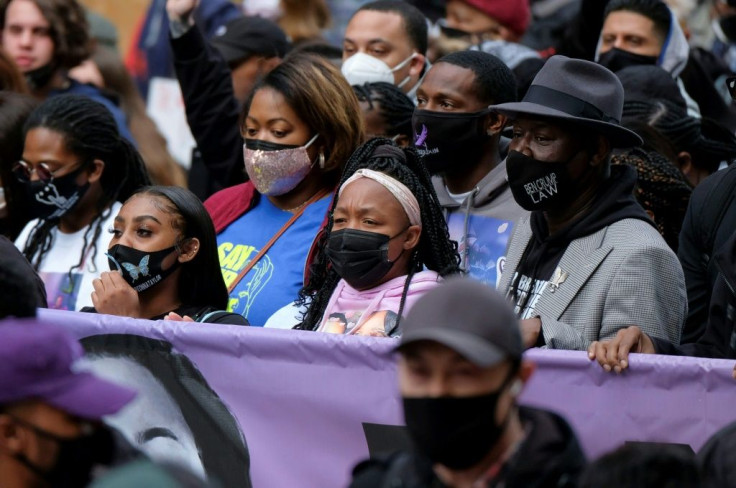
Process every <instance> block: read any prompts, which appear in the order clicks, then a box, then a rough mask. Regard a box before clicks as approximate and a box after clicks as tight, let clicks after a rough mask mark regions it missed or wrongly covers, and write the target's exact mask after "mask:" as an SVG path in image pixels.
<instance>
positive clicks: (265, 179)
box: [243, 134, 319, 196]
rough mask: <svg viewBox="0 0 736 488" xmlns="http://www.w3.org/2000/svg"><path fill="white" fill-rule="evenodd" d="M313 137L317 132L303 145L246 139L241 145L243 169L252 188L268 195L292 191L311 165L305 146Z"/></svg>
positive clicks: (309, 143) (311, 141)
mask: <svg viewBox="0 0 736 488" xmlns="http://www.w3.org/2000/svg"><path fill="white" fill-rule="evenodd" d="M317 137H319V134H315V136H314V137H312V138H311V139H310V140H309V142H307V143H306V144H305V145H303V146H292V145H286V144H277V143H274V142H268V141H262V140H259V139H246V140H245V144H243V159H244V160H245V171H246V172H247V173H248V176H249V177H250V180H251V181H252V182H253V185H255V187H256V190H258V192H259V193H261V194H263V195H268V196H278V195H283V194H285V193H288V192H290V191H291V190H293V189H294V188H295V187H296V186H297V185H298V184H299V183H301V181H302V180H303V179H304V178H305V177H306V176H307V175H308V174H309V171H310V170H311V169H312V166H314V163H313V162H312V161H311V159H310V158H309V153H307V148H308V147H309V146H311V145H312V143H313V142H314V141H315V140H316V139H317Z"/></svg>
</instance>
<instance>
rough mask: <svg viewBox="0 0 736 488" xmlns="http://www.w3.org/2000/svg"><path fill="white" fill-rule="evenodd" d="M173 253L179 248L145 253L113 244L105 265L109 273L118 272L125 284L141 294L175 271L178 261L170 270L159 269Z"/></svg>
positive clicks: (174, 247)
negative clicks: (108, 268)
mask: <svg viewBox="0 0 736 488" xmlns="http://www.w3.org/2000/svg"><path fill="white" fill-rule="evenodd" d="M174 251H179V246H172V247H169V248H166V249H162V250H160V251H154V252H146V251H139V250H138V249H133V248H132V247H128V246H123V245H122V244H115V245H114V246H112V247H111V248H110V249H109V250H108V252H107V263H108V265H109V266H110V271H116V270H117V271H120V273H121V274H122V275H123V279H124V280H125V281H126V283H128V284H129V285H130V286H132V287H133V289H134V290H135V291H137V292H138V293H141V292H143V291H146V290H148V289H149V288H151V287H152V286H153V285H156V284H158V283H161V282H162V281H163V280H164V279H166V278H167V277H168V276H169V275H170V274H171V273H173V272H174V271H175V270H176V268H177V267H178V266H179V260H176V261H174V264H172V265H171V267H170V268H168V269H161V266H162V263H163V260H164V259H165V258H166V257H167V256H168V255H170V254H171V253H172V252H174Z"/></svg>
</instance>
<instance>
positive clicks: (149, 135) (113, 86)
mask: <svg viewBox="0 0 736 488" xmlns="http://www.w3.org/2000/svg"><path fill="white" fill-rule="evenodd" d="M69 76H71V77H72V78H74V79H75V80H77V81H79V82H80V83H87V84H92V85H95V86H96V87H97V88H99V89H100V90H101V91H102V92H103V93H106V94H110V96H113V97H115V98H116V99H117V100H119V102H120V108H121V110H122V111H123V113H124V114H125V120H126V122H127V125H128V128H129V129H130V133H131V134H132V135H133V138H134V139H135V142H136V145H137V147H138V151H140V153H141V157H142V158H143V162H144V163H145V164H146V169H147V170H148V174H149V175H150V176H151V180H152V181H153V182H154V183H155V184H157V185H164V186H172V185H173V186H186V184H187V180H186V172H185V171H184V168H182V167H181V166H180V165H179V164H178V163H177V162H176V160H174V158H173V157H172V156H171V154H170V153H169V151H168V149H167V147H166V139H164V137H163V136H162V135H161V132H160V131H159V130H158V127H156V124H155V122H154V121H153V120H152V119H151V117H149V116H148V114H147V113H146V103H145V102H144V101H143V98H141V95H140V93H138V88H137V87H136V85H135V83H134V81H133V78H132V77H131V76H130V73H128V70H127V69H126V68H125V65H124V64H123V60H122V59H121V58H120V55H119V54H118V53H117V52H116V51H114V50H112V49H111V48H109V47H105V46H102V45H98V46H96V47H95V48H94V50H93V51H92V56H91V57H90V58H89V59H88V60H86V61H84V62H83V63H82V64H80V65H79V66H77V67H76V68H73V69H71V70H70V71H69Z"/></svg>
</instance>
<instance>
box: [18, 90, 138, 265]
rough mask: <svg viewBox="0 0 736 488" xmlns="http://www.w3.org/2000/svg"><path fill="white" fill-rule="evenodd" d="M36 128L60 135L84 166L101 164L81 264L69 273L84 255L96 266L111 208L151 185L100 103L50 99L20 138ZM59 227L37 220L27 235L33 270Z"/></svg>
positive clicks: (133, 150) (72, 97) (25, 251)
mask: <svg viewBox="0 0 736 488" xmlns="http://www.w3.org/2000/svg"><path fill="white" fill-rule="evenodd" d="M36 128H45V129H48V130H51V131H54V132H56V133H58V134H60V135H61V136H62V137H63V139H64V143H65V145H66V149H67V150H68V151H69V152H71V153H73V154H75V155H77V156H79V158H80V159H81V160H82V161H84V164H85V165H87V166H90V165H92V164H93V162H94V160H95V159H99V160H101V161H103V162H104V163H105V167H104V169H103V171H102V176H101V177H100V185H101V186H102V194H101V198H100V199H99V200H98V201H97V202H96V209H95V210H96V216H95V218H94V219H93V220H92V222H91V223H90V224H89V226H88V227H87V230H86V231H85V233H84V244H83V246H82V253H81V255H80V257H79V262H78V263H77V264H76V265H75V266H73V267H72V268H71V269H70V270H69V273H70V274H71V272H72V270H74V269H76V268H80V267H82V266H83V265H84V260H85V256H86V255H87V253H88V251H91V252H92V262H94V258H95V256H96V255H97V251H98V249H97V240H98V239H99V237H100V235H101V234H102V223H103V222H104V221H105V220H106V219H107V218H108V217H109V216H110V213H111V212H112V207H111V204H112V203H113V202H116V201H120V202H122V201H125V200H127V199H128V198H130V196H131V195H133V193H135V191H136V190H137V189H138V188H140V187H142V186H146V185H150V180H149V178H148V173H147V172H146V168H145V166H144V164H143V160H142V159H141V156H140V154H138V151H137V150H136V148H135V147H134V146H133V145H132V144H131V143H130V142H129V141H128V140H126V139H125V138H123V137H121V136H120V133H119V132H118V128H117V125H116V124H115V119H113V117H112V115H111V114H110V112H109V110H108V109H107V108H106V107H105V106H104V105H102V104H101V103H99V102H96V101H94V100H92V99H90V98H88V97H84V96H80V95H60V96H56V97H51V98H49V99H48V100H47V101H45V102H44V103H43V104H41V105H40V106H39V107H38V108H37V109H36V110H34V111H33V112H32V113H31V115H30V117H29V118H28V120H27V121H26V124H25V126H24V128H23V134H24V138H25V137H26V136H27V134H28V132H29V131H30V130H32V129H36ZM57 225H58V220H39V221H38V223H37V224H36V226H35V227H34V228H33V229H32V230H31V233H30V235H29V236H28V240H27V241H26V245H25V247H24V248H23V254H24V255H25V257H26V258H27V259H28V260H29V261H30V262H31V263H32V264H33V266H34V267H35V268H36V269H38V267H39V266H40V265H41V262H42V261H43V258H44V256H45V255H46V253H47V252H48V251H49V250H50V249H51V246H52V245H53V236H52V234H51V231H52V230H53V229H54V227H56V226H57Z"/></svg>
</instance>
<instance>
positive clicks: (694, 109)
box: [595, 9, 700, 119]
mask: <svg viewBox="0 0 736 488" xmlns="http://www.w3.org/2000/svg"><path fill="white" fill-rule="evenodd" d="M602 39H603V38H602V37H601V36H599V37H598V45H597V46H596V48H595V62H596V63H597V62H598V60H599V59H600V56H601V43H602ZM689 56H690V46H689V45H688V43H687V38H686V37H685V33H684V32H683V31H682V27H680V23H679V22H678V21H677V17H676V16H675V15H674V14H673V13H672V9H670V30H669V32H668V33H667V38H666V39H665V40H664V44H663V45H662V51H661V52H660V53H659V58H658V59H657V66H659V67H660V68H662V69H663V70H665V71H666V72H668V73H669V74H671V75H672V77H673V78H674V79H675V81H677V86H678V87H679V88H680V93H681V94H682V97H683V98H684V99H685V102H686V103H687V113H688V115H690V116H691V117H695V118H698V119H699V118H700V108H699V107H698V104H697V103H696V102H695V100H693V98H692V97H691V96H690V94H689V93H688V92H687V90H685V85H684V84H683V83H682V80H681V79H680V73H682V70H684V69H685V65H687V61H688V57H689Z"/></svg>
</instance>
